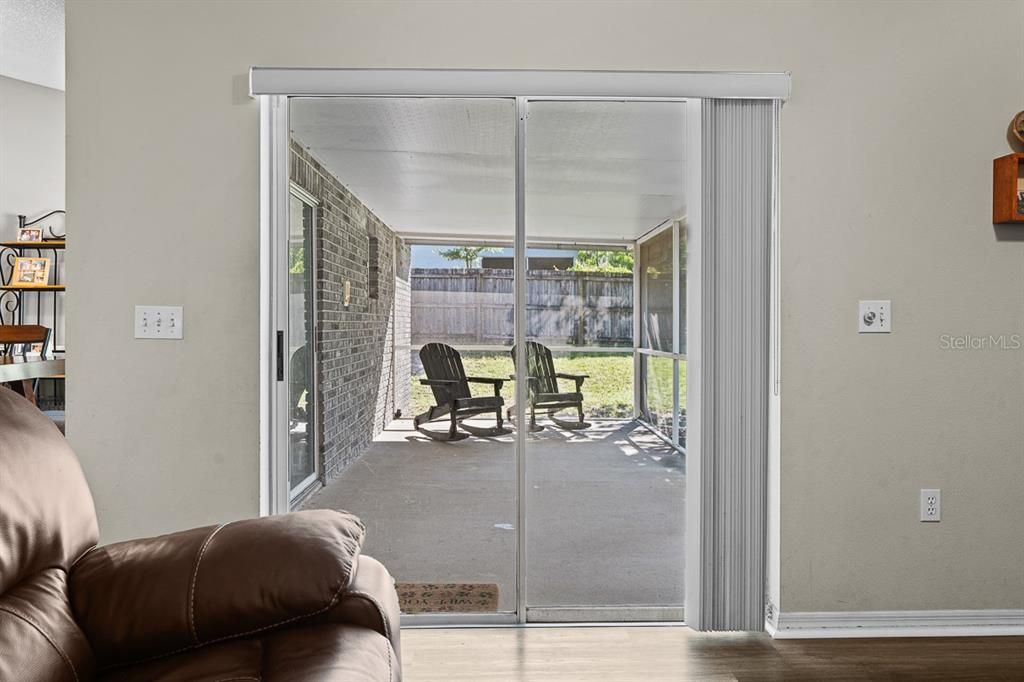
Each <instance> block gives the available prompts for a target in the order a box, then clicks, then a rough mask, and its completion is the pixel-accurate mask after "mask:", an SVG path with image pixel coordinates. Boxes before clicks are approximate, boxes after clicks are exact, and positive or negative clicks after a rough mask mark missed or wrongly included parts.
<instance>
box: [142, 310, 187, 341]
mask: <svg viewBox="0 0 1024 682" xmlns="http://www.w3.org/2000/svg"><path fill="white" fill-rule="evenodd" d="M184 326H185V320H184V314H183V312H182V307H181V306H180V305H178V306H174V305H137V306H135V338H137V339H180V338H182V335H183V332H184Z"/></svg>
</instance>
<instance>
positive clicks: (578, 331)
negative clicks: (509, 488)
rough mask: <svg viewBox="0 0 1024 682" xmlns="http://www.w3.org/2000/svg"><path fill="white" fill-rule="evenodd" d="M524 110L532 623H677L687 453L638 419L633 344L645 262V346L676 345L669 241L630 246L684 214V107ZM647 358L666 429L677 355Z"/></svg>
mask: <svg viewBox="0 0 1024 682" xmlns="http://www.w3.org/2000/svg"><path fill="white" fill-rule="evenodd" d="M529 107H530V111H529V118H528V119H527V138H526V139H527V152H526V211H527V214H526V237H527V242H528V243H529V244H530V248H529V253H528V255H529V261H528V270H529V272H528V287H527V318H526V322H527V331H526V334H527V339H528V340H529V341H530V342H531V344H530V346H529V348H528V351H529V355H530V356H531V357H530V362H529V367H528V372H527V373H528V375H529V377H528V381H529V386H530V400H529V403H528V405H527V406H526V409H527V411H528V413H529V414H528V417H527V420H526V421H527V424H526V425H527V426H528V427H530V431H529V433H528V437H527V441H526V452H525V455H526V461H525V464H526V474H527V486H526V513H527V516H528V519H529V523H528V525H527V538H526V542H527V552H526V558H527V585H528V593H527V595H526V596H527V604H528V607H529V608H530V611H528V616H529V618H530V619H531V620H546V619H549V618H554V617H557V616H556V615H551V616H546V615H545V614H547V613H552V614H554V613H555V611H548V610H557V609H559V608H569V609H573V611H572V612H571V614H572V615H571V617H572V618H573V619H581V620H587V619H597V620H638V619H639V620H653V619H658V618H669V619H670V618H671V616H666V615H664V614H666V613H672V612H673V610H672V609H673V608H675V609H676V611H675V612H677V613H678V614H679V615H680V616H681V605H682V603H683V558H682V552H683V488H684V486H683V468H682V457H681V455H680V454H679V453H678V452H677V451H676V450H675V449H673V448H672V447H671V446H670V445H669V444H668V443H666V442H665V441H664V440H662V439H660V438H658V437H657V436H656V435H655V434H654V433H652V432H651V431H650V430H648V429H647V428H646V427H644V426H643V425H642V424H641V423H640V422H639V421H638V420H637V419H635V417H634V400H635V398H634V396H635V392H634V391H635V389H634V376H633V374H634V357H633V351H632V348H631V346H632V345H633V333H634V329H633V328H634V317H633V315H634V313H635V312H637V311H634V310H633V306H634V298H633V293H634V292H633V287H634V284H633V282H634V269H635V267H636V263H635V259H634V256H636V255H639V256H640V257H641V259H642V260H641V263H644V264H643V265H642V266H641V267H642V269H641V271H640V274H641V281H642V282H644V285H643V286H644V295H645V297H646V300H647V302H648V307H647V308H645V311H646V312H645V315H644V317H643V318H642V320H641V325H640V326H641V328H643V329H646V330H647V337H648V338H649V339H650V344H651V345H652V346H653V347H655V348H663V349H664V350H667V351H671V350H672V336H673V331H674V329H673V324H674V322H673V318H672V293H673V291H672V287H673V279H672V260H673V258H672V256H673V252H672V238H671V231H669V233H668V239H667V241H666V239H665V237H664V236H658V237H655V238H654V239H653V240H651V241H650V242H648V243H647V244H646V247H641V249H644V248H646V251H645V252H636V251H634V249H633V246H634V244H635V240H636V239H637V238H639V237H640V236H641V235H644V234H646V233H648V232H650V230H651V229H652V228H654V227H655V226H657V225H659V224H661V223H664V222H665V221H666V219H671V218H674V217H678V216H679V215H680V214H681V212H682V210H683V206H684V202H683V197H682V195H681V188H682V186H683V183H682V140H683V135H682V130H683V106H682V105H681V104H677V103H665V102H657V103H654V102H595V101H591V102H579V101H577V102H531V103H530V105H529ZM556 244H562V245H563V246H559V247H557V248H556V247H555V245H556ZM565 244H572V247H568V246H564V245H565ZM609 244H613V245H615V246H609ZM616 247H618V248H616ZM559 249H560V250H559ZM559 257H561V258H562V259H563V260H562V261H561V262H556V260H555V259H557V258H559ZM643 259H646V262H644V260H643ZM648 266H649V267H648ZM644 269H649V272H645V270H644ZM577 349H578V350H577ZM657 360H658V362H659V364H658V366H657V368H656V369H657V371H658V380H659V381H660V382H661V383H659V384H657V388H658V392H656V394H655V395H654V396H652V398H656V399H657V400H654V401H652V403H656V404H657V410H658V414H659V415H663V419H664V420H665V421H666V423H668V424H671V420H672V413H673V401H672V376H673V375H672V363H673V360H672V359H671V358H667V359H662V358H658V359H657ZM660 363H664V365H662V364H660ZM520 369H521V368H520ZM520 374H522V372H520ZM666 396H667V399H666ZM531 416H532V417H533V419H532V420H531V419H530V417H531ZM531 422H532V424H531ZM623 557H627V558H628V560H627V563H628V564H629V567H628V568H626V569H625V571H626V572H625V573H624V572H623V571H624V568H623V567H624V564H623ZM651 607H657V608H658V609H659V610H658V611H654V610H652V609H651ZM666 607H667V608H666ZM562 614H563V615H562V617H565V615H564V614H565V612H564V611H563V612H562Z"/></svg>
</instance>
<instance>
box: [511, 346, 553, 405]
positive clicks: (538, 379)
mask: <svg viewBox="0 0 1024 682" xmlns="http://www.w3.org/2000/svg"><path fill="white" fill-rule="evenodd" d="M515 361H516V349H515V346H513V347H512V363H513V364H515ZM526 374H527V376H529V377H532V378H533V379H534V380H533V381H531V382H530V395H531V396H533V395H535V394H537V393H558V378H557V377H556V376H555V362H554V360H552V359H551V349H550V348H548V347H547V346H545V345H544V344H542V343H537V342H536V341H527V342H526Z"/></svg>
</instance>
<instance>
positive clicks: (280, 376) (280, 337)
mask: <svg viewBox="0 0 1024 682" xmlns="http://www.w3.org/2000/svg"><path fill="white" fill-rule="evenodd" d="M277 380H278V381H284V330H283V329H278V330H277Z"/></svg>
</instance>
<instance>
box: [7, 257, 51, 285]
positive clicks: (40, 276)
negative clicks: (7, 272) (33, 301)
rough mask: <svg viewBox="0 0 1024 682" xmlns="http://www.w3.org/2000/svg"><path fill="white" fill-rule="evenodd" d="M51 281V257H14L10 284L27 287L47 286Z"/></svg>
mask: <svg viewBox="0 0 1024 682" xmlns="http://www.w3.org/2000/svg"><path fill="white" fill-rule="evenodd" d="M49 281H50V259H49V258H24V257H18V258H15V259H14V263H13V264H12V269H11V283H10V286H12V287H26V288H28V287H37V286H45V285H46V284H48V283H49Z"/></svg>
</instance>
